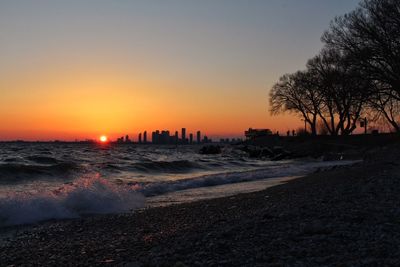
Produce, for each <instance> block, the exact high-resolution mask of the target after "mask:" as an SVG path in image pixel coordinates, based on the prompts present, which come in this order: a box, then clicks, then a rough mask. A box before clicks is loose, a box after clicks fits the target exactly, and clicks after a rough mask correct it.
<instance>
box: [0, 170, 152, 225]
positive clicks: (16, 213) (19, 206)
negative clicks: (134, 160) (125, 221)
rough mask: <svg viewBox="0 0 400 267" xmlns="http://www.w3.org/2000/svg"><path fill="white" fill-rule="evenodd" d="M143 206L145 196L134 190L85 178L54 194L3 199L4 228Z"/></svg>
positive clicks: (1, 216)
mask: <svg viewBox="0 0 400 267" xmlns="http://www.w3.org/2000/svg"><path fill="white" fill-rule="evenodd" d="M143 206H144V197H143V195H141V194H140V193H138V192H136V191H135V190H134V189H133V188H131V187H128V186H118V185H115V184H112V183H110V182H108V181H106V180H104V179H102V178H99V177H98V176H95V177H93V178H81V179H79V180H77V181H75V182H74V183H71V184H66V185H64V186H63V187H61V188H59V189H58V190H55V191H51V192H38V193H35V194H27V193H14V194H9V195H8V196H6V197H4V198H0V210H1V214H0V227H1V226H3V227H4V226H10V225H20V224H31V223H36V222H40V221H44V220H49V219H67V218H79V217H81V216H82V215H88V214H106V213H122V212H128V211H130V210H134V209H137V208H141V207H143Z"/></svg>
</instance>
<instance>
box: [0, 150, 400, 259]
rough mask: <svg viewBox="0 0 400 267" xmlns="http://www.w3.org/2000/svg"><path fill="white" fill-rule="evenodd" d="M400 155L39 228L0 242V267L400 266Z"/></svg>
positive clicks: (380, 154) (373, 156)
mask: <svg viewBox="0 0 400 267" xmlns="http://www.w3.org/2000/svg"><path fill="white" fill-rule="evenodd" d="M398 151H399V149H398V147H396V148H393V149H378V150H375V151H373V153H370V154H369V155H367V156H366V159H365V161H364V162H363V163H358V164H356V165H354V166H345V167H337V168H334V169H332V170H328V171H322V172H319V173H314V174H312V175H309V176H307V177H304V178H299V179H295V180H292V181H289V182H288V183H286V184H283V185H278V186H275V187H271V188H268V189H266V190H263V191H259V192H253V193H246V194H239V195H235V196H231V197H225V198H218V199H211V200H202V201H198V202H193V203H186V204H179V205H172V206H167V207H159V208H150V209H145V210H141V211H137V212H134V213H132V214H122V215H106V216H91V217H88V218H84V219H78V220H66V221H55V222H47V223H43V224H40V225H37V226H35V227H33V228H30V229H29V230H27V231H25V232H24V231H23V230H20V231H19V233H18V235H17V236H16V237H13V238H12V240H10V241H9V242H5V243H3V244H2V245H1V248H0V265H1V266H8V265H15V266H21V265H35V266H39V265H41V266H44V265H45V266H48V265H61V266H64V265H69V266H77V265H87V266H93V265H109V266H115V265H116V266H185V265H187V266H266V265H268V266H282V265H287V266H320V265H328V266H337V265H347V266H348V265H352V266H361V265H362V266H376V265H389V266H390V265H392V266H396V265H397V266H398V265H400V249H399V248H400V208H399V203H400V194H399V192H400V152H398ZM15 229H16V228H14V229H13V231H15Z"/></svg>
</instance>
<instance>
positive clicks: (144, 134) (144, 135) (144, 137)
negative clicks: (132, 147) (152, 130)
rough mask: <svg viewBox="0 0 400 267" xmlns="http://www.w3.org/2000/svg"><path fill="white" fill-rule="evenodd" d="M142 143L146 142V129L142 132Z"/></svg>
mask: <svg viewBox="0 0 400 267" xmlns="http://www.w3.org/2000/svg"><path fill="white" fill-rule="evenodd" d="M143 143H145V144H147V131H144V133H143Z"/></svg>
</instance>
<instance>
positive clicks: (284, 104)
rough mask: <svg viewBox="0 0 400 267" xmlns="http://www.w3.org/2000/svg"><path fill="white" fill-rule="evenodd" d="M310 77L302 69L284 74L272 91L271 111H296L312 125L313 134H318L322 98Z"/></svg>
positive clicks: (276, 112)
mask: <svg viewBox="0 0 400 267" xmlns="http://www.w3.org/2000/svg"><path fill="white" fill-rule="evenodd" d="M310 78H311V77H310V75H309V74H308V73H307V72H301V71H298V72H296V73H294V74H286V75H283V76H282V77H281V78H280V79H279V82H277V83H276V84H275V85H274V86H273V87H272V90H271V91H270V99H269V100H270V112H271V114H272V115H276V114H279V113H283V112H290V113H295V114H297V115H299V116H300V117H302V118H303V120H304V121H305V122H306V123H307V124H308V125H309V126H310V129H311V134H312V135H316V134H317V127H316V124H317V118H318V109H319V105H320V104H319V102H320V100H319V96H318V91H316V90H314V89H313V88H312V81H311V79H310Z"/></svg>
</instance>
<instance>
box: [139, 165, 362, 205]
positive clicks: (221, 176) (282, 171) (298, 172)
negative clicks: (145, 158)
mask: <svg viewBox="0 0 400 267" xmlns="http://www.w3.org/2000/svg"><path fill="white" fill-rule="evenodd" d="M357 162H358V161H350V160H349V161H345V160H343V161H325V162H312V163H304V162H303V163H297V164H296V163H293V165H290V166H284V167H283V166H279V165H276V166H270V167H269V168H266V169H258V170H252V171H244V172H228V173H218V174H210V175H204V176H200V177H194V178H188V179H182V180H177V181H165V182H156V183H150V184H143V185H140V184H137V185H136V186H138V187H139V191H140V192H141V193H143V194H144V195H145V196H147V197H149V196H155V195H161V194H165V193H169V192H173V191H179V190H185V189H193V188H198V187H207V186H216V185H224V184H232V183H241V182H249V181H255V180H260V179H266V178H278V177H289V176H302V175H306V174H309V173H312V172H314V171H317V170H321V169H324V168H330V167H336V166H343V165H351V164H354V163H357Z"/></svg>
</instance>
